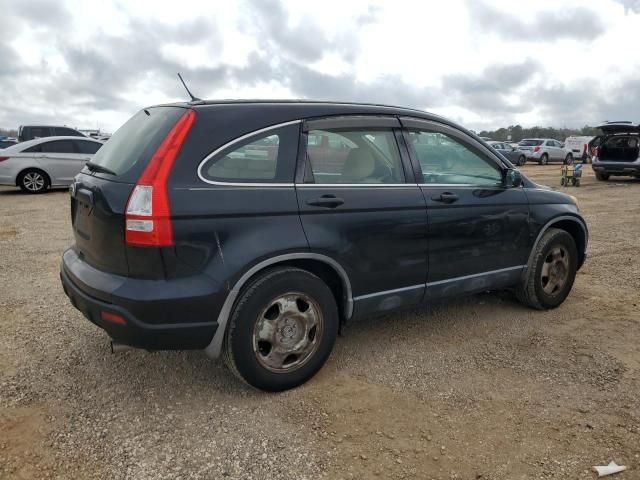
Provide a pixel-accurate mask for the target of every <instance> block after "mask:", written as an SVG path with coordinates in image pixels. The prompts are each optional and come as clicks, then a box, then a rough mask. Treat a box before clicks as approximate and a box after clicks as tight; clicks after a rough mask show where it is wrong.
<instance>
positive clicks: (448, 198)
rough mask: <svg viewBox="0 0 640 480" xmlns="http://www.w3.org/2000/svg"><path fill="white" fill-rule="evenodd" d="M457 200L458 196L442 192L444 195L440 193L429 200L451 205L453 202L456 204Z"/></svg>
mask: <svg viewBox="0 0 640 480" xmlns="http://www.w3.org/2000/svg"><path fill="white" fill-rule="evenodd" d="M458 199H459V197H458V195H456V194H455V193H450V192H444V193H441V194H440V195H435V196H433V197H431V200H433V201H436V202H442V203H453V202H457V201H458Z"/></svg>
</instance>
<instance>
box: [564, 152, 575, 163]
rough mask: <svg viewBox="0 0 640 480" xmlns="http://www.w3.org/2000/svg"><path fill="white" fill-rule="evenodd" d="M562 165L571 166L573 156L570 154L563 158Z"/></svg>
mask: <svg viewBox="0 0 640 480" xmlns="http://www.w3.org/2000/svg"><path fill="white" fill-rule="evenodd" d="M564 164H565V165H573V155H572V154H570V153H569V154H567V156H566V157H564Z"/></svg>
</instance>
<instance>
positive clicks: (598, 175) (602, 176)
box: [596, 172, 609, 182]
mask: <svg viewBox="0 0 640 480" xmlns="http://www.w3.org/2000/svg"><path fill="white" fill-rule="evenodd" d="M596 180H600V181H601V182H606V181H607V180H609V175H607V174H606V173H597V172H596Z"/></svg>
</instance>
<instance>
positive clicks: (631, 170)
mask: <svg viewBox="0 0 640 480" xmlns="http://www.w3.org/2000/svg"><path fill="white" fill-rule="evenodd" d="M591 168H593V171H594V172H596V173H605V174H607V175H634V176H635V175H640V163H639V162H599V161H596V162H594V163H592V164H591Z"/></svg>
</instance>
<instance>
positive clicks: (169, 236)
mask: <svg viewBox="0 0 640 480" xmlns="http://www.w3.org/2000/svg"><path fill="white" fill-rule="evenodd" d="M195 119H196V113H195V112H194V111H193V110H187V112H185V113H184V115H182V117H180V119H179V120H178V121H177V122H176V124H175V125H174V126H173V128H172V129H171V130H170V131H169V133H168V134H167V136H166V138H165V139H164V140H163V141H162V143H161V144H160V146H159V147H158V149H157V150H156V152H155V153H154V154H153V156H152V157H151V160H149V163H148V165H147V166H146V168H145V169H144V171H143V172H142V175H141V176H140V180H138V183H137V184H136V186H135V187H134V189H133V192H131V196H130V197H129V201H128V202H127V210H126V215H125V236H126V241H127V244H129V245H140V246H153V247H166V246H170V245H173V226H172V225H171V211H170V209H169V193H168V191H167V179H168V178H169V173H170V172H171V167H173V162H174V161H175V159H176V156H177V155H178V152H179V151H180V147H182V144H183V143H184V141H185V139H186V137H187V134H188V133H189V130H190V129H191V126H192V125H193V123H194V122H195Z"/></svg>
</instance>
